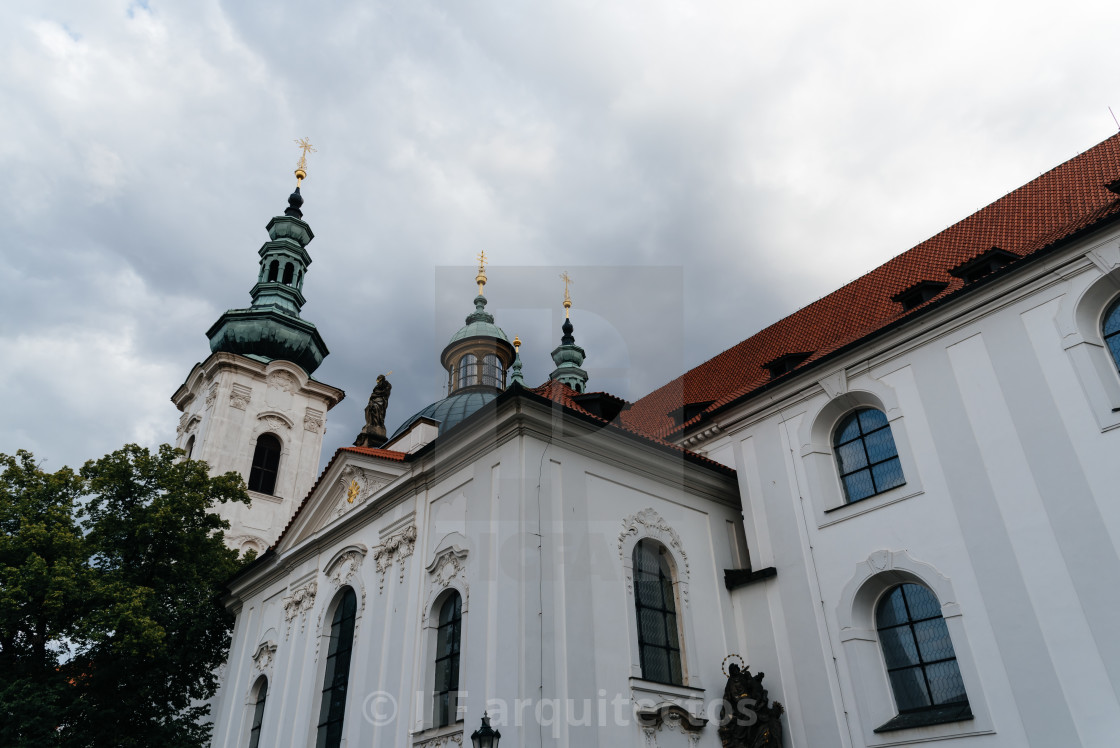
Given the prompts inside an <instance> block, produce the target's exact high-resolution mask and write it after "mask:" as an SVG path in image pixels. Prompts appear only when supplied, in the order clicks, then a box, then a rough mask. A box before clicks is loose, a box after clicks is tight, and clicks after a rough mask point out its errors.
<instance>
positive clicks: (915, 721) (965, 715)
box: [875, 704, 973, 733]
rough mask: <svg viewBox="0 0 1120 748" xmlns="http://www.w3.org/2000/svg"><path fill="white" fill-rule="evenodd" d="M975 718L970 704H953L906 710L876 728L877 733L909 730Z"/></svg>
mask: <svg viewBox="0 0 1120 748" xmlns="http://www.w3.org/2000/svg"><path fill="white" fill-rule="evenodd" d="M970 719H973V716H972V709H971V708H970V707H969V705H968V704H953V705H951V706H943V707H937V708H935V709H926V710H924V711H920V712H906V713H904V714H899V715H898V716H897V717H892V718H891V719H889V720H887V721H886V722H884V723H883V724H881V725H879V726H878V727H876V728H875V732H876V733H884V732H895V731H897V730H909V729H911V728H914V727H930V726H932V725H945V724H948V723H950V722H964V721H965V720H970Z"/></svg>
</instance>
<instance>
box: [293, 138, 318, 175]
mask: <svg viewBox="0 0 1120 748" xmlns="http://www.w3.org/2000/svg"><path fill="white" fill-rule="evenodd" d="M295 142H296V145H298V146H299V147H300V151H301V153H300V154H299V161H298V162H296V187H299V185H300V182H302V181H303V180H305V179H307V154H308V153H317V152H318V151H316V149H315V146H313V145H311V139H310V138H299V139H297V140H296V141H295Z"/></svg>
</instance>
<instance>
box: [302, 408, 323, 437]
mask: <svg viewBox="0 0 1120 748" xmlns="http://www.w3.org/2000/svg"><path fill="white" fill-rule="evenodd" d="M303 428H304V430H305V431H310V432H312V433H314V434H317V433H319V431H320V429H322V428H323V411H321V410H316V409H315V408H308V409H307V411H306V412H305V413H304V414H303Z"/></svg>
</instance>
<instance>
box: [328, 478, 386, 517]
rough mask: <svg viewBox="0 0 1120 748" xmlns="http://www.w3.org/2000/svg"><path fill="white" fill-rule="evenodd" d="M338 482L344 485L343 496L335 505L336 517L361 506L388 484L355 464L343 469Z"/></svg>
mask: <svg viewBox="0 0 1120 748" xmlns="http://www.w3.org/2000/svg"><path fill="white" fill-rule="evenodd" d="M338 484H339V485H340V486H342V496H341V498H339V500H338V502H337V505H336V506H335V510H334V514H335V516H336V517H341V516H342V515H343V514H345V513H346V512H347V511H349V510H351V509H353V508H354V507H356V506H359V505H360V504H362V503H363V502H365V500H366V499H368V498H369V497H370V496H373V495H374V494H375V493H377V492H378V491H380V490H381V489H382V488H384V487H385V486H386V485H388V484H387V483H386V481H384V480H382V479H380V478H378V477H377V476H376V475H374V474H372V473H369V472H367V471H365V470H363V469H362V468H360V467H356V466H354V465H347V466H346V467H345V468H343V469H342V475H340V476H339V479H338Z"/></svg>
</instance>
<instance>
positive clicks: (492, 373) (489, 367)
mask: <svg viewBox="0 0 1120 748" xmlns="http://www.w3.org/2000/svg"><path fill="white" fill-rule="evenodd" d="M502 373H503V372H502V362H501V361H500V360H499V359H498V357H497V356H495V355H494V354H492V353H488V354H486V355H485V356H483V357H482V383H483V384H485V385H487V386H489V387H501V386H502Z"/></svg>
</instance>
